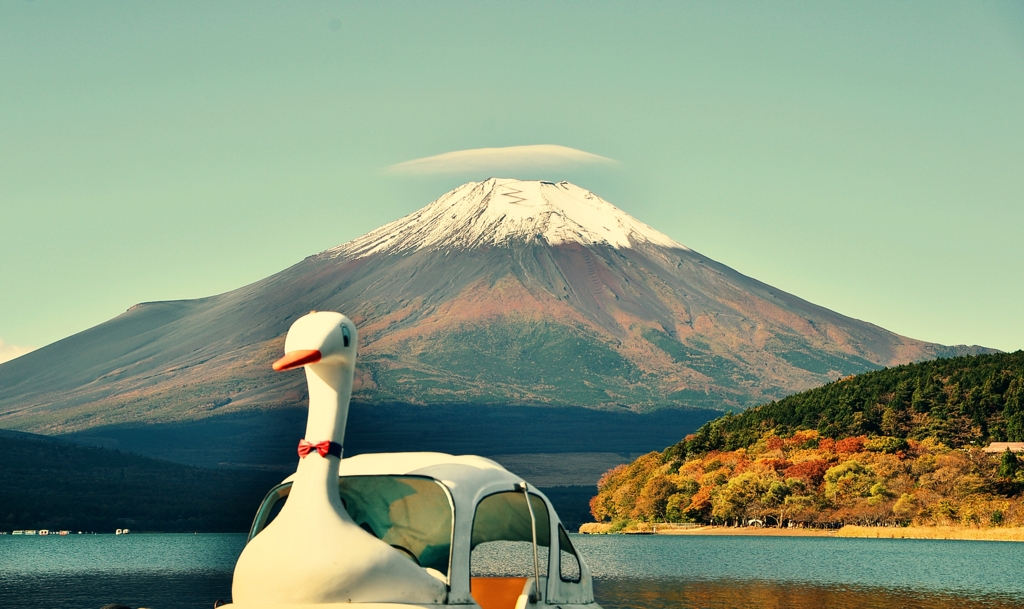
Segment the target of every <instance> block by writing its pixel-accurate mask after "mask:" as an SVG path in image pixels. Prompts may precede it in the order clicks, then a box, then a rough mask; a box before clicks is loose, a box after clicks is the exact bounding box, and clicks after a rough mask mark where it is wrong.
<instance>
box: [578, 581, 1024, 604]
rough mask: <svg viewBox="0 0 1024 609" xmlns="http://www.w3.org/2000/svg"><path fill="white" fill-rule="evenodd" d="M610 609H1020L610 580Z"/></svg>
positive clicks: (921, 598)
mask: <svg viewBox="0 0 1024 609" xmlns="http://www.w3.org/2000/svg"><path fill="white" fill-rule="evenodd" d="M594 588H595V594H596V596H597V602H598V603H600V604H601V606H602V607H604V609H669V608H671V609H822V608H830V609H995V608H997V607H998V608H1005V609H1020V608H1024V602H1021V600H1020V599H1014V598H1007V597H1005V596H990V597H987V598H973V599H971V598H964V597H962V596H957V595H950V594H942V593H928V592H921V591H914V590H889V589H885V588H861V587H850V586H820V585H813V584H793V583H779V582H760V581H730V580H716V581H666V580H636V579H610V580H598V581H597V582H595V584H594Z"/></svg>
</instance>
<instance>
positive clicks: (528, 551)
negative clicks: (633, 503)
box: [230, 312, 600, 609]
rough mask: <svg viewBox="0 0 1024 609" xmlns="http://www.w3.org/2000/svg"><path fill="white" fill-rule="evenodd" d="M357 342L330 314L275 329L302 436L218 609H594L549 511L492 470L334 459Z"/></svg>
mask: <svg viewBox="0 0 1024 609" xmlns="http://www.w3.org/2000/svg"><path fill="white" fill-rule="evenodd" d="M356 343H357V333H356V328H355V325H354V324H353V323H352V321H351V320H349V319H348V318H347V317H345V316H344V315H341V314H339V313H331V312H313V313H310V314H308V315H305V316H303V317H301V318H299V319H298V320H297V321H296V322H295V323H294V324H293V325H292V327H291V329H290V330H289V332H288V336H287V338H286V340H285V355H284V357H282V358H281V359H279V360H277V361H276V362H274V364H273V367H274V369H275V370H278V371H282V372H283V371H286V370H292V369H295V368H300V367H302V368H304V369H305V374H306V380H307V383H308V385H309V415H308V419H307V423H306V434H305V437H304V438H303V439H302V440H300V442H299V451H298V452H299V455H300V458H299V462H298V466H297V468H296V471H295V473H294V474H292V475H291V476H289V477H288V478H286V479H285V480H284V481H283V482H282V483H281V484H280V485H278V486H277V487H275V488H274V489H272V490H271V491H270V493H269V494H268V495H267V497H266V499H264V502H263V505H262V506H261V507H260V509H259V511H258V513H257V515H256V519H255V521H254V522H253V526H252V530H251V531H250V534H249V542H248V544H247V545H246V547H245V549H244V550H243V551H242V554H241V556H240V557H239V559H238V563H237V564H236V566H235V573H234V579H233V582H232V596H233V601H234V602H233V604H232V605H230V607H234V608H236V609H244V608H249V607H253V608H255V607H264V608H266V607H278V608H280V609H285V608H294V609H298V608H300V607H324V606H332V605H338V606H340V605H341V604H346V605H348V604H351V603H359V604H363V605H364V606H367V607H369V606H375V607H377V608H379V609H383V608H384V607H389V608H391V609H400V607H405V608H409V607H433V608H438V609H439V608H440V607H444V606H450V605H462V606H463V607H469V608H474V607H482V609H539V608H540V607H544V606H546V607H551V608H553V607H555V606H556V605H557V606H559V607H562V608H563V609H570V608H572V607H576V606H579V607H582V606H586V607H587V609H600V608H599V607H598V605H597V604H596V603H594V598H593V588H592V583H591V576H590V572H589V570H588V568H587V566H586V563H585V562H584V561H583V559H582V558H581V557H580V556H579V555H578V554H577V553H576V551H575V549H574V548H573V545H572V542H571V540H570V539H569V536H568V535H567V534H566V532H565V529H564V528H563V526H562V524H561V523H560V522H559V520H558V516H557V514H556V513H555V511H554V509H553V507H552V506H551V503H550V501H548V499H547V498H546V497H545V496H544V495H543V494H542V493H540V492H539V491H538V490H537V489H536V488H534V487H533V486H531V485H529V484H527V483H526V482H524V481H523V480H522V479H521V478H519V477H518V476H515V475H514V474H512V473H511V472H508V471H507V470H505V469H504V468H503V467H502V466H501V465H499V464H498V463H496V462H494V461H492V460H490V459H486V458H483V457H477V456H468V455H467V456H453V455H447V454H442V453H381V454H366V455H358V456H355V457H351V458H347V459H342V450H343V449H342V445H343V443H344V434H345V424H346V419H347V417H348V406H349V399H350V396H351V393H352V379H353V375H354V371H355V361H356V350H357V344H356ZM439 424H443V422H439ZM502 553H505V554H509V553H511V554H509V556H502Z"/></svg>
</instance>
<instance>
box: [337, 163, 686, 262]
mask: <svg viewBox="0 0 1024 609" xmlns="http://www.w3.org/2000/svg"><path fill="white" fill-rule="evenodd" d="M512 242H541V243H547V244H549V245H561V244H565V243H580V244H583V245H592V244H605V245H610V246H612V247H616V248H629V247H632V246H634V245H636V244H638V243H652V244H655V245H661V246H664V247H671V248H680V249H687V248H686V247H685V246H683V245H681V244H679V243H677V242H675V241H673V240H672V239H670V238H668V237H667V236H665V235H663V234H662V233H660V232H658V231H656V230H654V229H653V228H651V227H650V226H647V225H646V224H644V223H643V222H640V221H639V220H636V219H635V218H633V217H632V216H630V215H629V214H626V213H625V212H623V211H622V210H620V209H618V208H617V207H615V206H614V205H612V204H611V203H609V202H607V201H605V200H604V199H602V198H601V197H598V196H597V195H595V194H593V193H591V192H589V191H587V190H584V189H582V188H580V187H578V186H576V185H574V184H570V183H569V182H558V183H557V184H556V183H554V182H538V181H529V182H527V181H521V180H512V179H504V178H490V179H488V180H485V181H483V182H470V183H468V184H463V185H462V186H459V187H458V188H456V189H455V190H453V191H451V192H449V193H447V194H445V195H444V196H442V197H441V198H439V199H438V200H436V201H434V202H433V203H431V204H430V205H427V206H426V207H424V208H423V209H420V210H419V211H417V212H414V213H412V214H409V215H408V216H406V217H404V218H401V219H399V220H396V221H394V222H391V223H389V224H386V225H384V226H382V227H380V228H378V229H376V230H374V231H372V232H370V233H367V234H365V235H363V236H362V237H358V238H356V239H353V240H352V241H349V242H348V243H345V244H344V245H340V246H338V247H336V248H334V249H331V250H327V251H326V252H324V255H328V256H331V257H335V256H346V257H351V258H362V257H364V256H369V255H371V254H379V253H399V252H405V251H414V250H419V249H425V248H429V249H467V248H473V247H480V246H494V245H506V244H510V243H512Z"/></svg>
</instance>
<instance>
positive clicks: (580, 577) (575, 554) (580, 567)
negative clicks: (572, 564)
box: [558, 522, 583, 584]
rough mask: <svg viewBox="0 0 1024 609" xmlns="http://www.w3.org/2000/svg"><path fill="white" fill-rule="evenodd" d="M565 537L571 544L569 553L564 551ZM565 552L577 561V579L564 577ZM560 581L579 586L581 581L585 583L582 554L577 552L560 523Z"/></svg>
mask: <svg viewBox="0 0 1024 609" xmlns="http://www.w3.org/2000/svg"><path fill="white" fill-rule="evenodd" d="M563 536H564V537H565V540H566V541H567V542H569V550H568V551H566V550H563V549H562V537H563ZM563 551H564V552H566V553H567V554H571V555H572V557H573V558H575V559H576V578H575V579H572V578H570V579H566V578H565V577H563V576H562V552H563ZM558 579H560V580H562V581H563V582H565V583H567V584H578V583H580V582H581V581H583V561H582V560H580V553H579V552H577V551H576V546H574V545H572V540H571V539H569V533H568V531H566V530H565V527H563V526H562V523H561V522H559V523H558Z"/></svg>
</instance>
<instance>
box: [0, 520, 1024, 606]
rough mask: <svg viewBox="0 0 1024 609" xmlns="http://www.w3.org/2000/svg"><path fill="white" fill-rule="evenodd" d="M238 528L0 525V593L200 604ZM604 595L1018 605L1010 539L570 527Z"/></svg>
mask: <svg viewBox="0 0 1024 609" xmlns="http://www.w3.org/2000/svg"><path fill="white" fill-rule="evenodd" d="M244 543H245V535H135V534H133V535H129V536H119V537H115V536H113V535H96V536H84V535H83V536H69V537H60V538H52V539H51V538H45V537H44V538H39V537H35V538H32V537H27V538H26V537H12V536H5V537H0V607H2V608H3V609H39V608H41V607H44V608H62V607H68V608H76V609H79V608H82V609H98V608H99V607H101V606H103V605H104V604H106V603H113V602H120V603H124V604H127V605H129V606H131V607H139V606H142V607H151V608H152V609H193V608H194V609H209V607H211V606H213V601H214V600H216V599H218V598H221V599H224V600H229V599H230V595H231V572H232V570H233V568H234V564H235V560H236V559H237V557H238V555H239V553H240V552H241V550H242V547H243V545H244ZM573 544H574V545H575V546H576V548H577V550H578V551H579V552H580V554H581V555H583V557H584V558H585V560H586V561H587V562H588V563H589V565H590V568H591V570H592V572H593V573H594V575H595V578H596V582H595V595H596V597H597V601H598V602H599V603H601V604H602V605H603V606H604V607H605V608H606V609H625V608H630V609H662V608H668V607H672V608H673V609H676V608H679V609H733V608H735V609H819V608H823V607H831V608H835V609H875V608H878V609H881V608H885V609H899V608H906V609H991V608H995V607H1005V608H1007V609H1024V582H1022V580H1021V578H1020V576H1019V570H1020V565H1022V564H1024V543H996V542H943V541H913V540H846V539H827V538H823V539H807V538H750V537H703V538H702V537H687V538H672V537H667V536H649V537H622V536H575V535H574V536H573Z"/></svg>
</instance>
